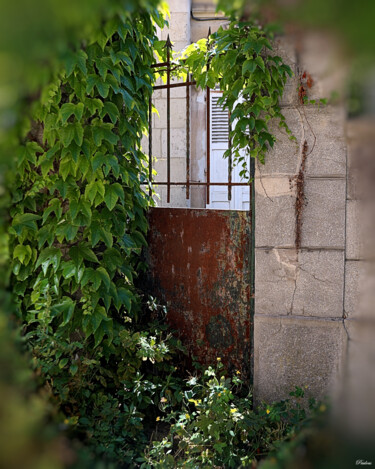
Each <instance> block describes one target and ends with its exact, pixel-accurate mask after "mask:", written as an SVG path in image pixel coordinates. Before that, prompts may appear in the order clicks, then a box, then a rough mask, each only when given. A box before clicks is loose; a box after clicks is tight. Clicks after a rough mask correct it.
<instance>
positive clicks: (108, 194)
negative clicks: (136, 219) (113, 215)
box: [104, 182, 124, 211]
mask: <svg viewBox="0 0 375 469" xmlns="http://www.w3.org/2000/svg"><path fill="white" fill-rule="evenodd" d="M119 198H120V199H121V200H123V199H124V190H123V188H122V187H121V186H120V184H119V183H118V182H117V183H115V184H111V185H108V186H106V189H105V196H104V202H105V204H106V205H107V207H108V209H109V210H111V211H112V210H113V209H114V208H115V205H116V203H117V201H118V199H119Z"/></svg>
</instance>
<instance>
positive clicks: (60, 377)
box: [9, 0, 170, 464]
mask: <svg viewBox="0 0 375 469" xmlns="http://www.w3.org/2000/svg"><path fill="white" fill-rule="evenodd" d="M158 3H159V2H158V1H157V0H148V1H147V2H146V1H143V2H141V4H140V5H138V6H137V7H135V5H133V8H128V9H124V8H123V5H122V2H116V1H113V2H112V7H111V8H109V9H108V12H107V14H106V21H105V22H103V25H102V27H101V28H99V29H98V30H96V31H94V32H93V34H92V35H91V36H89V37H87V38H86V39H85V41H84V42H83V43H82V46H81V47H80V48H78V49H76V50H73V49H72V50H70V51H69V52H67V53H66V55H65V60H64V63H63V65H62V67H61V68H60V69H59V70H58V71H57V72H56V73H55V76H54V78H53V80H52V81H51V82H50V83H49V84H48V85H47V86H45V87H44V89H42V90H41V92H40V97H39V98H37V99H36V100H34V102H33V103H32V104H31V115H32V118H31V121H30V122H29V125H28V126H27V125H26V124H25V128H26V130H25V132H24V134H23V136H22V141H21V142H20V145H19V151H18V158H17V169H16V172H15V174H14V175H13V178H12V181H11V183H12V184H11V191H12V204H11V207H10V216H11V226H10V228H9V247H10V256H11V259H12V279H11V287H12V292H13V297H14V303H15V305H16V314H17V316H18V318H19V320H20V322H21V323H22V324H23V325H24V337H25V340H26V341H27V342H26V343H27V346H28V348H29V350H30V352H31V354H32V357H33V361H32V366H33V368H34V370H35V372H36V375H37V376H39V377H40V384H41V386H43V387H44V388H45V389H46V390H48V391H49V393H50V395H51V399H52V400H53V401H54V402H55V403H56V404H57V408H58V409H60V412H62V417H61V418H62V420H63V421H64V425H66V426H67V429H68V430H69V431H72V432H75V433H77V432H78V433H79V434H80V435H81V437H82V436H83V437H84V438H87V439H89V440H90V444H91V445H92V447H93V448H94V452H95V453H98V454H103V455H104V456H105V458H107V459H111V458H117V459H120V460H122V461H123V462H124V464H125V463H129V462H130V461H131V460H132V457H133V455H134V454H137V448H138V446H139V444H141V442H142V441H143V442H144V441H145V438H146V437H145V435H144V433H142V428H143V424H142V420H143V417H144V414H143V413H142V410H143V411H144V409H145V408H146V407H147V405H149V404H150V402H151V401H152V398H151V397H150V396H152V395H153V394H155V392H156V390H157V389H159V388H158V384H157V383H159V385H160V388H161V387H162V384H161V379H159V380H158V379H155V380H154V381H153V383H152V384H150V385H148V384H147V383H148V381H147V380H146V384H143V380H142V378H143V374H141V372H142V370H143V371H144V370H147V363H149V364H152V365H151V366H154V367H157V366H158V365H157V364H158V363H161V362H163V361H164V360H167V359H169V357H170V353H169V348H170V346H169V345H168V344H169V341H168V340H164V339H165V337H164V336H163V332H162V330H161V329H160V328H159V329H158V328H157V327H156V326H150V327H148V326H147V322H146V324H143V325H142V326H139V320H140V317H141V316H142V314H143V310H142V298H141V296H140V294H139V293H138V291H137V289H136V288H135V284H134V282H135V279H136V277H137V275H138V273H139V271H140V270H141V269H142V264H141V259H140V253H141V249H142V247H143V246H145V244H146V241H145V233H146V230H147V219H146V209H147V208H148V207H149V206H150V204H152V199H151V198H150V197H149V195H148V190H147V191H146V190H144V185H145V184H146V189H147V184H148V180H147V168H146V159H145V156H144V154H143V153H142V151H141V149H140V148H141V143H140V142H141V138H142V134H143V132H144V130H145V129H146V128H147V122H148V101H149V98H150V96H151V94H152V85H153V80H154V77H153V73H152V69H151V64H152V63H153V62H154V51H155V50H157V49H158V48H159V46H160V43H159V42H158V40H157V37H156V35H155V24H156V25H158V26H160V27H163V26H164V24H165V19H164V17H165V11H162V10H159V9H158ZM145 321H147V318H146V319H145ZM161 366H163V364H162V365H161ZM145 367H146V368H145ZM167 369H168V367H167ZM126 383H128V384H126ZM134 387H137V389H138V392H137V393H136V392H135V391H134ZM119 436H121V438H119Z"/></svg>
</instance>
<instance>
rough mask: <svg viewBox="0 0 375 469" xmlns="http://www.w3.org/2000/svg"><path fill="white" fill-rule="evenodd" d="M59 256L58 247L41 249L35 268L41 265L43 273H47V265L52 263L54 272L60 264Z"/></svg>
mask: <svg viewBox="0 0 375 469" xmlns="http://www.w3.org/2000/svg"><path fill="white" fill-rule="evenodd" d="M61 256H62V254H61V251H60V249H58V248H54V247H50V248H45V249H43V250H42V251H41V253H40V255H39V257H38V260H37V262H36V264H35V270H36V269H37V268H38V267H40V266H42V270H43V273H44V275H47V270H48V267H49V266H50V265H52V267H53V270H54V271H55V272H56V270H57V269H58V267H59V265H60V260H61Z"/></svg>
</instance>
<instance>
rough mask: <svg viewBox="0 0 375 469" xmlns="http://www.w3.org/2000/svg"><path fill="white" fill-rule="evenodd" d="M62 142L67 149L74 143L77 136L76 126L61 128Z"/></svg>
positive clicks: (70, 125) (69, 125)
mask: <svg viewBox="0 0 375 469" xmlns="http://www.w3.org/2000/svg"><path fill="white" fill-rule="evenodd" d="M59 135H60V138H61V142H62V144H63V145H64V147H65V148H67V147H68V146H69V145H70V144H71V143H72V141H73V138H74V136H75V125H74V124H68V125H66V126H65V127H61V129H60V131H59Z"/></svg>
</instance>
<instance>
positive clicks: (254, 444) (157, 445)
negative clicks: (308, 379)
mask: <svg viewBox="0 0 375 469" xmlns="http://www.w3.org/2000/svg"><path fill="white" fill-rule="evenodd" d="M180 392H181V394H182V396H183V397H182V401H181V404H180V405H179V406H178V407H177V408H176V406H175V405H174V404H173V403H172V402H171V400H170V395H169V394H168V393H166V395H165V397H163V398H162V399H161V402H160V414H159V416H158V417H157V419H156V420H157V422H160V423H162V424H164V425H168V433H167V434H166V435H165V436H164V437H163V438H159V441H157V440H155V441H153V442H152V443H151V444H150V445H149V446H148V448H147V449H146V452H145V462H144V463H143V464H142V465H141V468H142V469H145V468H212V467H214V468H223V469H224V468H238V467H257V465H258V462H259V461H261V460H263V459H264V458H266V457H267V456H268V455H272V454H276V452H277V451H278V450H279V449H280V448H282V447H283V445H284V444H285V443H286V442H288V441H291V440H292V439H294V438H295V436H296V435H297V434H298V433H299V432H300V431H301V430H302V429H303V428H304V427H306V426H309V425H310V424H311V422H312V421H314V419H315V418H316V415H317V414H321V413H324V412H325V411H326V406H325V405H322V404H319V403H317V402H316V401H315V400H314V399H310V400H309V402H308V410H306V399H305V398H304V391H303V389H302V388H299V387H296V388H295V390H294V391H292V392H291V393H290V398H289V399H286V400H283V401H279V402H276V403H273V404H268V405H267V404H265V403H262V404H259V405H258V406H254V405H253V399H252V395H251V392H250V390H249V388H248V387H247V386H245V385H244V383H243V382H242V380H241V377H240V373H239V372H237V373H236V375H235V376H233V377H232V378H228V377H226V375H225V370H224V367H223V365H222V364H221V362H220V361H219V362H218V364H217V366H216V367H212V366H210V367H208V368H207V369H206V370H205V371H204V373H203V375H201V376H200V377H195V376H194V377H190V379H189V380H188V381H187V382H186V384H185V385H184V387H183V388H182V389H181V391H180Z"/></svg>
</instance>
